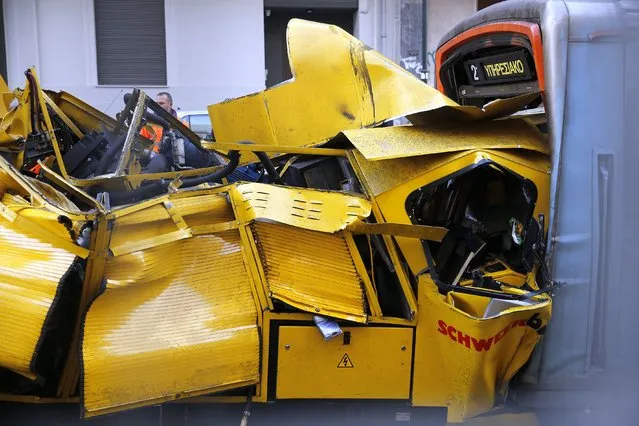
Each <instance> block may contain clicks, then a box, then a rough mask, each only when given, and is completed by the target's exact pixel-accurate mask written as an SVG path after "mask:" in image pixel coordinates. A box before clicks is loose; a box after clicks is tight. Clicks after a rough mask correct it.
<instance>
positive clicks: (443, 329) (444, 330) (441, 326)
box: [437, 320, 448, 336]
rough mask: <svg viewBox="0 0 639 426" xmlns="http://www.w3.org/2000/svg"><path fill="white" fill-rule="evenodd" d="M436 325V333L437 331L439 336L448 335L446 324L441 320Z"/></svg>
mask: <svg viewBox="0 0 639 426" xmlns="http://www.w3.org/2000/svg"><path fill="white" fill-rule="evenodd" d="M437 325H439V329H438V330H437V331H439V332H440V333H441V334H443V335H444V336H446V335H447V334H448V331H447V327H448V326H447V325H446V323H445V322H444V321H442V320H439V321H438V322H437Z"/></svg>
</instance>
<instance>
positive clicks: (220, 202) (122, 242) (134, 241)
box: [110, 194, 234, 256]
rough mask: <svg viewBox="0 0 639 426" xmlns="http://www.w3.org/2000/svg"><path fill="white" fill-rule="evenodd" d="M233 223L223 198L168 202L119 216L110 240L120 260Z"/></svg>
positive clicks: (204, 196)
mask: <svg viewBox="0 0 639 426" xmlns="http://www.w3.org/2000/svg"><path fill="white" fill-rule="evenodd" d="M233 219H234V215H233V209H232V207H231V205H230V204H229V203H228V201H227V200H226V197H225V196H224V195H221V194H206V195H199V196H193V197H184V198H174V199H167V200H166V201H164V202H161V203H157V204H155V205H151V206H149V207H147V208H145V209H141V210H138V211H135V212H132V213H129V214H125V215H122V216H119V217H118V218H117V220H116V222H115V227H114V229H113V234H112V236H111V246H110V247H111V252H112V253H113V254H114V255H116V256H119V255H122V254H126V253H131V252H134V251H139V250H144V249H146V248H150V247H154V246H157V245H160V244H166V243H170V242H173V241H177V240H181V239H185V238H190V237H192V236H193V235H194V234H197V229H199V228H202V227H206V228H208V229H210V228H211V227H212V226H214V225H217V224H221V223H227V222H229V221H232V220H233ZM220 230H222V229H221V228H220ZM194 231H195V232H194Z"/></svg>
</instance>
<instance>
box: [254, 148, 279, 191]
mask: <svg viewBox="0 0 639 426" xmlns="http://www.w3.org/2000/svg"><path fill="white" fill-rule="evenodd" d="M254 154H255V155H256V156H257V158H259V159H260V162H261V163H262V166H264V168H265V169H266V171H267V172H268V175H269V176H270V177H271V179H272V180H273V182H275V183H277V184H282V178H281V177H280V174H279V173H278V172H277V170H275V166H274V165H273V162H272V161H271V159H270V158H269V157H268V155H267V154H266V153H265V152H261V151H260V152H254Z"/></svg>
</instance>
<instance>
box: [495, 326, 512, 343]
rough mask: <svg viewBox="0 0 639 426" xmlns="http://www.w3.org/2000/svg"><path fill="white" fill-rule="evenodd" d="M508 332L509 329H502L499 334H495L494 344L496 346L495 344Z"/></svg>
mask: <svg viewBox="0 0 639 426" xmlns="http://www.w3.org/2000/svg"><path fill="white" fill-rule="evenodd" d="M508 330H510V328H509V327H506V328H504V329H503V330H502V331H500V332H499V333H497V334H496V335H495V344H497V342H499V341H500V340H501V339H503V338H504V336H505V335H506V333H508Z"/></svg>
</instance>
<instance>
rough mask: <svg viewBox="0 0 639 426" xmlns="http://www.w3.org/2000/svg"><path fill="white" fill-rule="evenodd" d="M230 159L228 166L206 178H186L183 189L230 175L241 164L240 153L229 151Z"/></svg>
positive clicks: (183, 180) (205, 176)
mask: <svg viewBox="0 0 639 426" xmlns="http://www.w3.org/2000/svg"><path fill="white" fill-rule="evenodd" d="M228 157H229V162H228V163H226V165H225V166H224V167H223V168H222V169H220V170H218V171H217V172H214V173H211V174H208V175H204V176H197V177H192V178H184V179H182V187H183V188H188V187H191V186H197V185H200V184H203V183H205V182H215V181H218V180H220V179H222V178H225V177H226V176H228V175H230V174H231V173H232V172H233V170H235V169H236V168H237V165H238V164H239V162H240V153H239V152H238V151H229V155H228Z"/></svg>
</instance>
